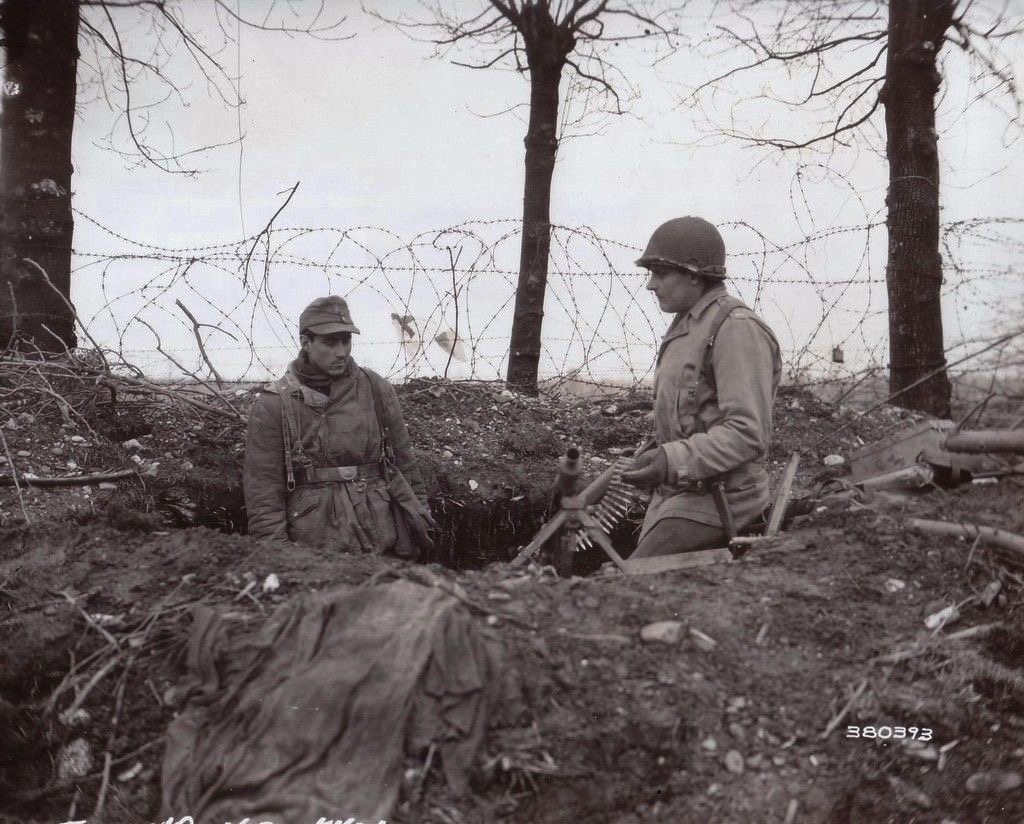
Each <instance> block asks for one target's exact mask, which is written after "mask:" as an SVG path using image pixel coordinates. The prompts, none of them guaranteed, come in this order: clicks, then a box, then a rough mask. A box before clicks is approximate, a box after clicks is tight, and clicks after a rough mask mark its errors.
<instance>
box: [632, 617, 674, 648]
mask: <svg viewBox="0 0 1024 824" xmlns="http://www.w3.org/2000/svg"><path fill="white" fill-rule="evenodd" d="M682 637H683V625H682V624H681V623H679V621H655V622H654V623H653V624H648V625H647V626H646V627H644V628H643V629H642V630H640V640H641V641H644V642H645V643H648V644H678V643H679V640H680V639H681V638H682Z"/></svg>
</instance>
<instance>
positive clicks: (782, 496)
mask: <svg viewBox="0 0 1024 824" xmlns="http://www.w3.org/2000/svg"><path fill="white" fill-rule="evenodd" d="M799 465H800V453H799V452H794V453H793V454H792V455H790V456H789V463H788V464H786V471H785V472H783V473H782V480H781V481H780V482H779V488H778V491H777V492H776V493H775V501H774V503H773V504H772V513H771V515H770V516H769V517H768V528H767V529H766V530H765V531H764V534H765V535H766V536H771V535H775V534H776V533H777V532H778V531H779V528H780V527H781V526H782V518H783V516H784V515H785V514H786V504H787V503H788V502H789V495H790V492H792V490H793V481H794V479H795V478H796V468H797V467H798V466H799Z"/></svg>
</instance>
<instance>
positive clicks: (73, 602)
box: [57, 590, 121, 649]
mask: <svg viewBox="0 0 1024 824" xmlns="http://www.w3.org/2000/svg"><path fill="white" fill-rule="evenodd" d="M57 594H58V595H60V596H61V597H62V598H64V600H66V601H67V602H68V603H69V604H71V606H73V607H74V608H75V609H77V610H78V612H79V614H81V616H82V617H83V618H84V619H85V622H86V623H87V624H88V625H89V626H91V627H92V628H93V629H94V630H96V631H97V632H98V633H99V634H100V635H102V636H103V637H104V638H105V639H106V641H107V643H108V644H110V645H111V646H112V647H114V649H120V648H121V643H120V642H119V641H118V640H117V639H116V638H115V637H114V636H113V635H112V634H111V633H110V632H109V630H107V629H105V628H104V627H102V626H100V625H99V623H97V621H96V619H95V618H93V617H92V616H91V615H90V614H89V613H88V612H86V611H85V610H84V609H82V606H81V605H80V604H79V603H78V601H77V600H76V599H75V598H74V597H73V596H72V595H71V594H70V593H68V592H67V591H66V590H61V591H60V592H58V593H57Z"/></svg>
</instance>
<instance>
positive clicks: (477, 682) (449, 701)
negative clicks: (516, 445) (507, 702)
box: [161, 580, 505, 824]
mask: <svg viewBox="0 0 1024 824" xmlns="http://www.w3.org/2000/svg"><path fill="white" fill-rule="evenodd" d="M194 618H195V622H194V625H193V632H192V635H191V638H190V640H189V646H188V652H187V665H188V672H187V674H186V676H185V677H184V679H183V680H182V681H181V683H180V684H179V685H178V686H177V687H176V688H175V694H174V700H175V702H176V703H178V702H182V703H184V710H183V712H182V713H181V715H179V717H178V718H176V719H175V720H174V721H173V722H172V723H171V725H170V727H169V729H168V734H167V751H166V754H165V756H164V765H163V798H162V812H161V818H166V817H169V816H175V817H180V816H184V815H191V816H192V817H193V819H194V820H195V822H196V824H206V823H207V822H213V824H223V822H225V821H239V820H241V819H243V818H246V817H248V818H250V820H252V821H262V820H268V821H273V822H275V824H314V822H316V821H317V820H318V819H319V818H320V817H324V818H327V819H335V820H338V819H340V820H343V821H344V820H345V819H347V818H355V819H356V820H358V821H365V822H374V824H375V823H376V822H378V821H380V820H382V819H384V820H386V819H387V818H388V817H389V816H390V814H391V812H392V810H393V808H394V806H395V804H396V803H397V801H398V797H399V790H400V787H401V782H402V776H403V760H404V758H405V755H406V754H407V753H409V754H414V755H417V757H422V753H423V751H424V750H426V749H427V748H428V747H429V746H431V745H433V746H434V747H435V752H437V753H440V756H441V764H442V768H443V771H444V774H445V777H446V779H447V780H448V782H449V784H450V786H451V787H452V788H453V789H454V790H455V791H456V792H457V793H461V792H463V791H465V789H466V787H467V784H468V773H469V769H470V767H471V766H472V764H473V760H474V758H475V756H476V753H477V751H478V749H479V747H480V745H481V743H482V741H483V738H484V735H485V733H486V731H487V727H488V724H489V721H490V719H491V717H492V714H493V713H494V712H495V711H496V710H497V708H498V705H499V703H500V701H501V698H502V694H503V685H504V683H505V680H504V677H505V665H504V660H503V655H502V654H501V652H500V647H499V646H498V645H497V644H496V642H495V641H494V640H493V639H490V638H489V637H488V636H487V635H486V634H485V631H484V630H483V628H481V627H480V626H479V624H478V623H477V622H476V621H475V620H474V619H473V618H472V617H471V616H470V615H469V614H468V613H467V612H466V611H465V610H464V609H463V608H462V607H461V605H459V603H458V601H457V600H456V599H454V598H452V597H450V596H449V595H447V594H445V593H444V592H443V591H441V590H439V589H437V588H434V587H426V586H421V585H419V584H416V583H412V582H410V581H406V580H398V581H395V582H392V583H388V584H382V585H377V586H370V587H361V588H351V587H339V588H337V589H335V590H332V591H330V592H327V593H321V594H310V595H305V596H301V597H299V598H296V599H294V600H293V601H291V602H289V603H287V604H284V605H282V606H281V607H280V608H279V609H278V610H277V611H276V612H275V613H274V614H273V615H272V616H271V617H270V618H269V619H268V620H267V622H266V623H265V624H264V625H263V627H262V628H260V629H259V630H257V631H255V632H252V633H249V634H246V635H242V636H240V637H234V638H233V637H231V635H230V633H229V632H228V625H229V622H228V621H225V619H224V618H223V617H222V616H220V615H219V614H217V613H215V612H214V611H213V610H211V609H210V608H208V607H201V608H198V609H197V611H196V613H195V616H194Z"/></svg>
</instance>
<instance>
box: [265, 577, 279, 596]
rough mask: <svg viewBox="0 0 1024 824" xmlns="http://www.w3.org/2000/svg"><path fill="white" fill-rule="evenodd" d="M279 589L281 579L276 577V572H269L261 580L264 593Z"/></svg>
mask: <svg viewBox="0 0 1024 824" xmlns="http://www.w3.org/2000/svg"><path fill="white" fill-rule="evenodd" d="M280 588H281V579H280V578H278V577H277V573H276V572H271V573H270V574H269V575H268V576H267V577H266V578H265V579H264V580H263V591H264V592H277V591H278V590H279V589H280Z"/></svg>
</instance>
